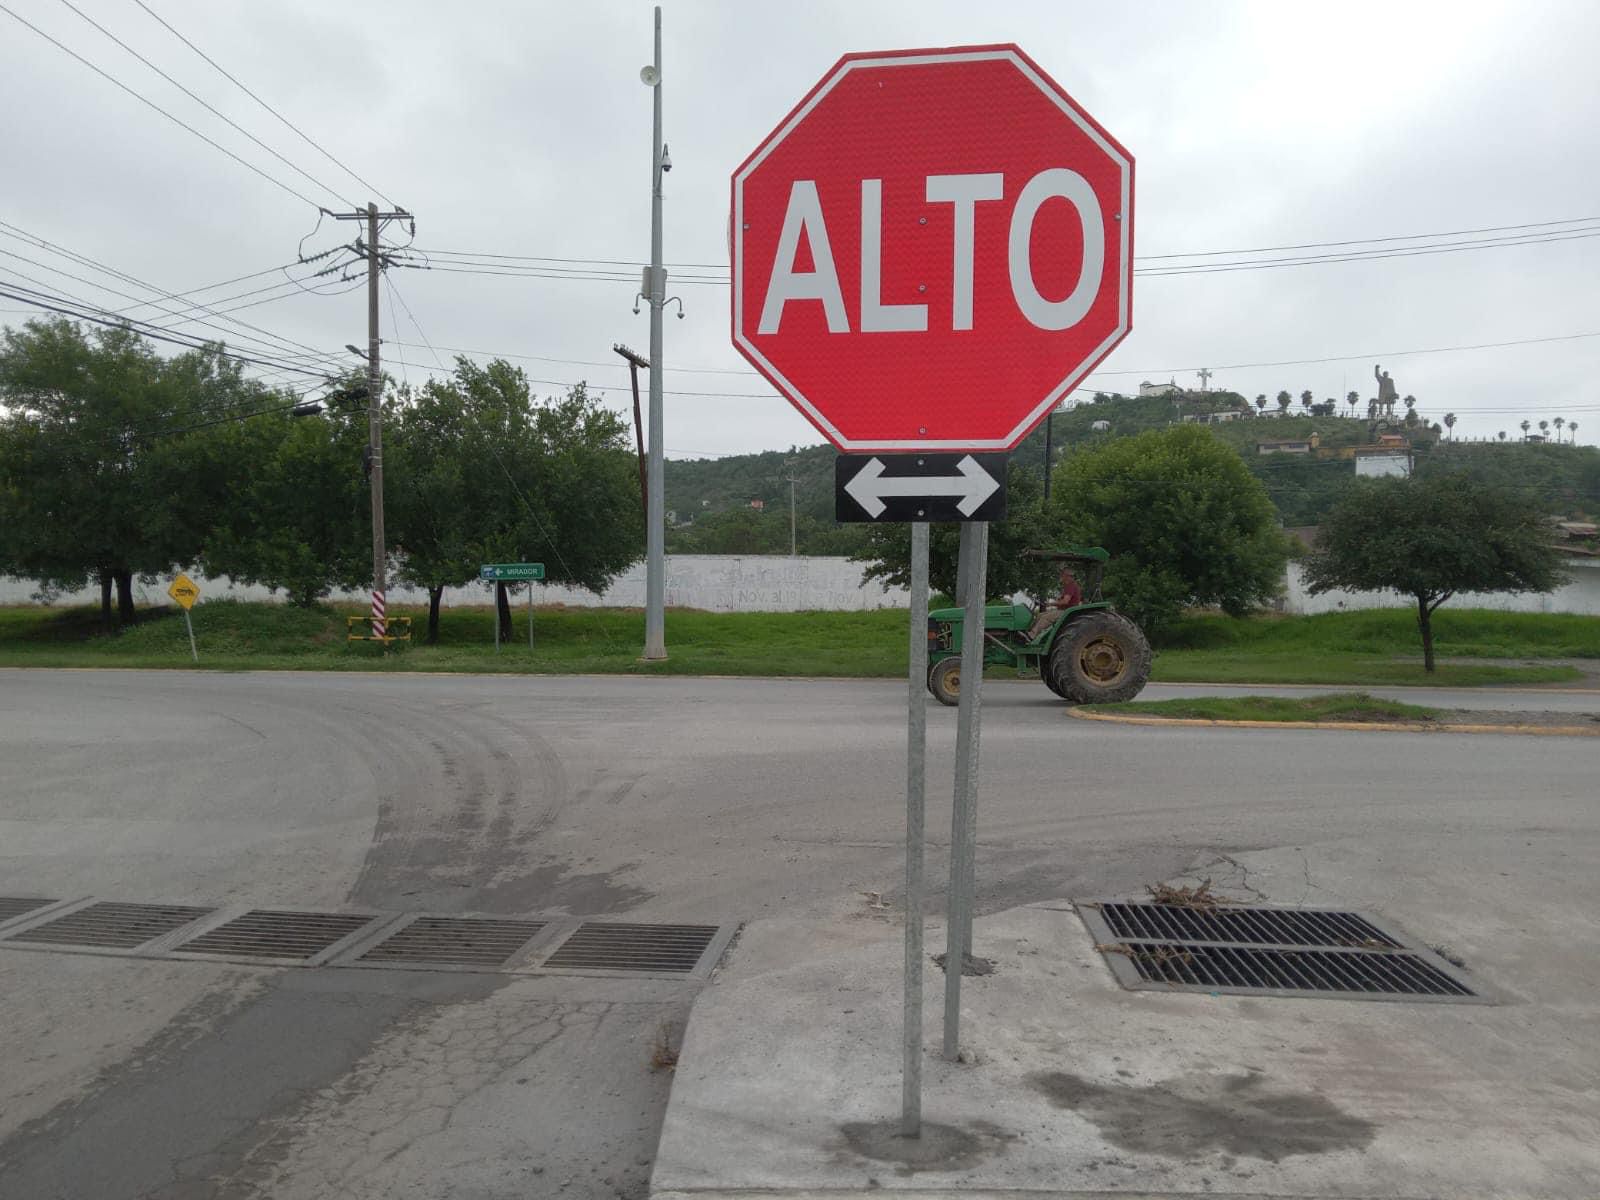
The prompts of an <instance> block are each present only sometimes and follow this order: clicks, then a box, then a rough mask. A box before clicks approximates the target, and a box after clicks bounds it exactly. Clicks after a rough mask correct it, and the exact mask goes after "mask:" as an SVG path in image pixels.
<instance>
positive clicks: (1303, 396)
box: [1300, 388, 1316, 412]
mask: <svg viewBox="0 0 1600 1200" xmlns="http://www.w3.org/2000/svg"><path fill="white" fill-rule="evenodd" d="M1315 399H1316V397H1315V396H1313V395H1312V394H1311V389H1310V388H1307V389H1306V390H1305V391H1303V392H1301V393H1300V407H1301V408H1303V409H1305V410H1306V411H1307V412H1310V411H1311V402H1312V401H1313V400H1315Z"/></svg>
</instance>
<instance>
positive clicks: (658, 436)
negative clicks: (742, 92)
mask: <svg viewBox="0 0 1600 1200" xmlns="http://www.w3.org/2000/svg"><path fill="white" fill-rule="evenodd" d="M639 78H640V79H642V80H643V81H644V83H645V86H647V87H648V88H650V89H651V91H652V92H654V93H655V96H654V99H655V129H654V134H653V137H652V139H651V154H650V269H649V270H648V271H647V272H646V273H645V289H644V292H645V295H644V298H645V299H646V300H647V301H648V302H649V304H650V444H649V453H650V463H649V471H648V484H647V487H646V504H645V522H644V523H645V572H644V658H645V660H646V661H660V660H661V659H664V658H666V657H667V641H666V611H665V610H666V594H667V589H666V574H667V564H666V544H665V539H666V509H665V507H664V505H663V497H662V494H661V493H662V485H663V467H662V450H661V440H662V437H663V433H662V425H663V422H662V415H661V360H662V352H661V317H662V315H663V312H664V310H665V309H666V307H667V273H666V271H665V270H664V269H663V268H662V266H661V177H662V176H663V175H664V174H666V172H668V171H670V170H672V160H671V159H670V158H668V157H667V147H666V144H665V143H664V142H662V140H661V6H660V5H659V4H658V5H656V55H655V62H654V64H653V65H652V66H648V67H645V68H644V69H643V70H642V71H640V72H639ZM679 315H680V316H681V315H682V312H681V310H680V313H679Z"/></svg>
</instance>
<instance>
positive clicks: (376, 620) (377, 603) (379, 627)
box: [372, 590, 389, 638]
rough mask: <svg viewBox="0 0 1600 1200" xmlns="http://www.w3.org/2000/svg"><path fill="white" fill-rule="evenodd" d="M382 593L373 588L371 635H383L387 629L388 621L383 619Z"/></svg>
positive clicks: (379, 636)
mask: <svg viewBox="0 0 1600 1200" xmlns="http://www.w3.org/2000/svg"><path fill="white" fill-rule="evenodd" d="M384 612H385V608H384V603H383V593H382V592H380V591H377V590H374V591H373V593H372V636H373V637H378V638H381V637H384V636H385V635H386V634H387V633H388V630H389V623H388V621H386V620H385V619H384Z"/></svg>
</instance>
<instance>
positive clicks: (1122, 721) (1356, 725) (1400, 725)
mask: <svg viewBox="0 0 1600 1200" xmlns="http://www.w3.org/2000/svg"><path fill="white" fill-rule="evenodd" d="M1067 715H1068V716H1069V717H1075V718H1076V719H1077V720H1079V721H1110V722H1112V723H1114V724H1118V725H1209V726H1214V727H1217V728H1221V729H1353V730H1360V731H1377V732H1381V733H1521V734H1533V735H1535V736H1544V737H1600V724H1596V725H1595V726H1594V727H1593V728H1589V727H1588V726H1584V725H1425V724H1423V723H1421V722H1418V721H1410V722H1408V721H1227V720H1210V719H1207V718H1205V717H1139V716H1131V715H1125V714H1122V713H1092V712H1085V711H1084V710H1083V709H1082V708H1080V707H1077V706H1074V707H1072V708H1069V709H1068V710H1067Z"/></svg>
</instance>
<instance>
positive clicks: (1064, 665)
mask: <svg viewBox="0 0 1600 1200" xmlns="http://www.w3.org/2000/svg"><path fill="white" fill-rule="evenodd" d="M1044 669H1045V671H1046V672H1048V678H1049V679H1050V682H1051V689H1050V690H1051V691H1053V692H1055V693H1056V694H1057V695H1058V696H1061V697H1063V698H1064V699H1067V700H1072V701H1074V702H1076V703H1078V704H1116V703H1119V702H1120V701H1123V700H1132V699H1133V698H1134V697H1135V696H1137V695H1138V694H1139V693H1140V691H1142V690H1143V688H1144V685H1145V683H1146V681H1148V680H1149V678H1150V643H1149V642H1147V641H1146V640H1145V636H1144V634H1143V632H1141V631H1140V629H1139V627H1138V626H1137V625H1135V624H1134V623H1133V622H1132V621H1130V620H1128V618H1127V617H1124V616H1122V615H1121V614H1119V613H1113V612H1105V611H1103V610H1102V611H1100V612H1091V613H1085V614H1084V615H1083V616H1081V617H1076V618H1074V619H1073V620H1071V621H1069V622H1068V623H1067V624H1066V626H1065V627H1064V628H1063V629H1062V630H1061V632H1060V633H1058V634H1057V635H1056V640H1055V644H1054V645H1053V646H1051V648H1050V658H1049V660H1048V661H1047V662H1046V663H1045V667H1044Z"/></svg>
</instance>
